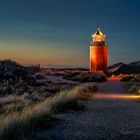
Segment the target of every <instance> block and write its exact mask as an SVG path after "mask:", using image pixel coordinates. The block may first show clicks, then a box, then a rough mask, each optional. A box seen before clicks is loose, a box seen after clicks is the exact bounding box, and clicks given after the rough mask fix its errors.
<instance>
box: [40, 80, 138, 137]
mask: <svg viewBox="0 0 140 140" xmlns="http://www.w3.org/2000/svg"><path fill="white" fill-rule="evenodd" d="M122 85H123V83H121V82H120V81H119V80H118V79H109V81H108V82H105V83H100V84H98V87H99V90H98V91H97V92H96V95H94V96H93V97H92V98H91V100H89V101H86V102H85V104H86V105H87V108H86V109H85V111H77V112H76V111H71V112H69V113H65V114H62V115H60V116H59V117H60V119H62V121H59V122H58V123H57V124H56V125H55V126H54V127H53V128H52V129H50V130H47V131H44V132H42V133H40V135H38V139H40V140H41V139H42V140H45V139H46V140H140V103H138V102H137V100H134V99H135V97H133V96H130V95H128V94H125V93H124V91H123V89H122Z"/></svg>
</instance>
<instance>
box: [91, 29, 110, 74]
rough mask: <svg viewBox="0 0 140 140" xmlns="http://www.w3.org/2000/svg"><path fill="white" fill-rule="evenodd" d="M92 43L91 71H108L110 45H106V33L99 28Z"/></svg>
mask: <svg viewBox="0 0 140 140" xmlns="http://www.w3.org/2000/svg"><path fill="white" fill-rule="evenodd" d="M92 38H93V40H92V43H91V45H90V68H89V69H90V72H98V71H103V72H106V70H107V66H108V46H107V45H106V42H105V38H106V35H105V34H103V33H102V32H101V31H100V28H98V30H97V32H96V33H95V34H93V35H92Z"/></svg>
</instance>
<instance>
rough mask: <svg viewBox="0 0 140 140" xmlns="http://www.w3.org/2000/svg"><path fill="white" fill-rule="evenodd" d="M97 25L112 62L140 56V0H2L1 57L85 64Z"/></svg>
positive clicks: (73, 64)
mask: <svg viewBox="0 0 140 140" xmlns="http://www.w3.org/2000/svg"><path fill="white" fill-rule="evenodd" d="M98 27H100V28H101V30H102V32H103V33H105V34H106V35H107V42H108V45H109V62H110V64H113V63H117V62H120V61H123V62H125V63H129V62H133V61H137V60H140V0H133V1H131V0H0V59H5V58H10V59H13V60H16V61H17V62H19V63H22V64H35V63H41V64H42V65H46V66H80V67H82V66H88V63H89V45H90V42H91V35H92V34H93V33H94V32H95V31H96V30H97V28H98Z"/></svg>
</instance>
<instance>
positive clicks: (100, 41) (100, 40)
mask: <svg viewBox="0 0 140 140" xmlns="http://www.w3.org/2000/svg"><path fill="white" fill-rule="evenodd" d="M105 37H106V35H104V34H103V33H102V32H101V31H100V28H98V30H97V32H96V33H95V34H93V35H92V38H93V45H105Z"/></svg>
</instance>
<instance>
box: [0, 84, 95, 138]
mask: <svg viewBox="0 0 140 140" xmlns="http://www.w3.org/2000/svg"><path fill="white" fill-rule="evenodd" d="M95 90H96V86H95V84H93V83H90V84H82V85H79V86H75V87H74V88H72V89H68V90H63V91H61V92H59V93H57V94H56V95H55V96H53V97H49V98H47V99H46V100H44V101H41V102H39V103H37V104H34V105H30V106H26V107H25V108H23V109H22V111H19V112H18V111H17V112H13V113H10V114H8V115H7V114H3V115H1V116H0V140H25V139H26V140H31V139H33V136H34V134H35V132H36V131H38V130H41V129H46V128H49V127H51V126H52V124H53V123H54V122H55V121H56V120H57V118H56V117H55V113H56V112H59V111H60V110H62V109H63V108H65V106H67V105H68V104H69V105H70V106H71V105H73V103H74V105H73V106H74V107H75V106H76V105H78V104H75V102H76V101H78V100H79V99H81V97H82V98H83V96H81V95H84V94H87V92H93V91H95ZM13 100H16V101H17V99H11V100H10V99H9V101H13Z"/></svg>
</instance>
